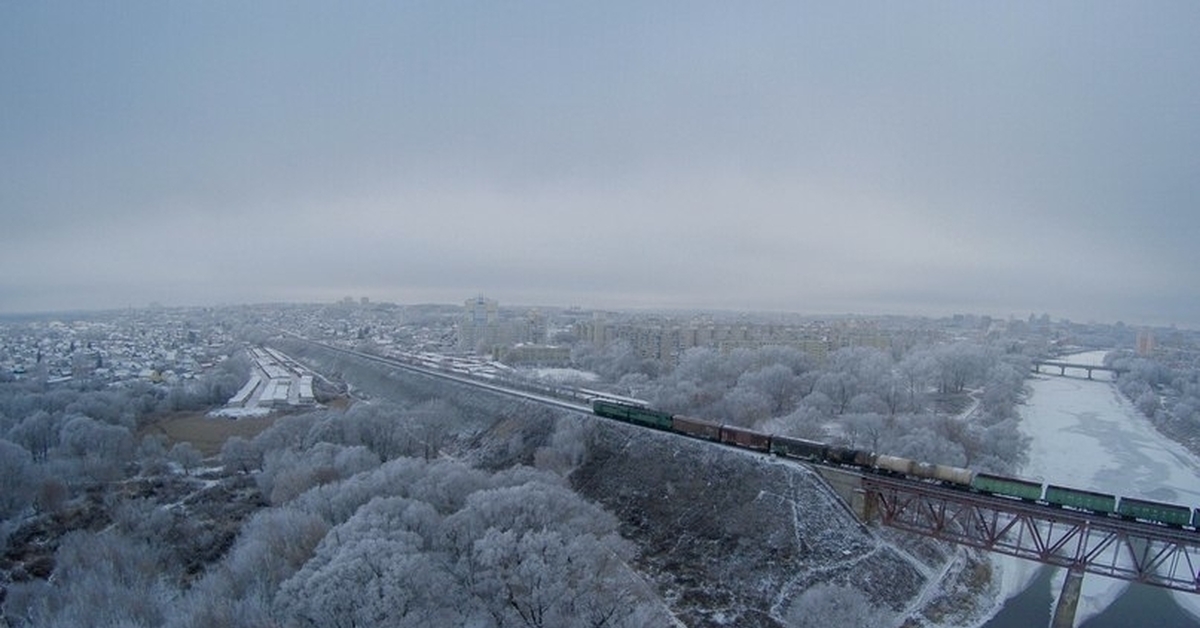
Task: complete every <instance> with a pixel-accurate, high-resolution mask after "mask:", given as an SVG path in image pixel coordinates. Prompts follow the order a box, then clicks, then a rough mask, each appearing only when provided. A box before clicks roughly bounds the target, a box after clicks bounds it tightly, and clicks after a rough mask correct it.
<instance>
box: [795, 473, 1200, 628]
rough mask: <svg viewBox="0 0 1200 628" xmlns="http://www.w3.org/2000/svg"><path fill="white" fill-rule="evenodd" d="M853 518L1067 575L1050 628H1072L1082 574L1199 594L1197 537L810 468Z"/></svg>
mask: <svg viewBox="0 0 1200 628" xmlns="http://www.w3.org/2000/svg"><path fill="white" fill-rule="evenodd" d="M815 469H816V471H817V472H818V473H819V474H820V475H821V476H822V477H823V478H824V479H825V480H826V482H827V483H828V484H829V485H830V486H831V487H832V488H833V489H834V491H835V492H837V493H838V495H839V496H840V497H841V498H842V499H843V501H845V503H846V505H847V506H848V507H849V509H850V510H851V511H853V512H854V514H855V515H856V516H857V517H859V519H860V520H862V521H864V522H868V523H871V522H874V523H878V524H880V525H885V526H889V527H892V528H896V529H899V530H904V531H907V532H911V533H914V534H921V535H924V536H928V537H932V538H935V539H940V540H943V541H949V542H951V543H957V544H959V545H965V546H968V547H974V548H978V549H983V550H987V551H990V552H995V553H997V554H1005V555H1008V556H1016V557H1018V558H1024V559H1027V560H1034V561H1037V562H1040V563H1043V564H1046V565H1051V566H1055V567H1063V568H1066V569H1067V579H1066V582H1065V583H1064V584H1063V589H1062V594H1061V595H1060V596H1059V601H1058V606H1057V607H1056V608H1055V611H1054V620H1053V623H1052V624H1051V625H1052V627H1054V628H1058V627H1060V626H1061V627H1064V628H1070V627H1071V626H1072V625H1073V623H1074V617H1075V606H1076V604H1077V602H1078V601H1079V591H1080V586H1081V585H1082V583H1083V576H1084V574H1087V573H1092V574H1099V575H1102V576H1108V577H1110V578H1117V579H1121V580H1128V581H1130V582H1141V583H1143V584H1149V585H1152V586H1157V587H1164V588H1167V589H1173V590H1176V591H1187V592H1189V593H1200V533H1197V532H1192V531H1188V530H1182V529H1176V528H1169V527H1166V526H1161V525H1154V524H1150V523H1142V522H1136V521H1127V520H1124V519H1116V518H1112V517H1107V516H1103V515H1095V514H1092V513H1087V512H1081V511H1075V510H1068V509H1064V508H1054V507H1050V506H1044V505H1040V504H1034V503H1029V502H1024V501H1021V500H1017V499H1007V498H1003V497H994V496H990V495H984V494H980V493H974V492H970V491H965V490H958V489H951V488H946V487H943V486H941V485H937V484H931V483H925V482H914V481H912V480H903V479H898V478H891V477H886V476H881V475H873V474H866V473H858V472H853V471H849V470H844V469H835V468H828V467H819V466H818V467H815Z"/></svg>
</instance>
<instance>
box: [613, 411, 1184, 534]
mask: <svg viewBox="0 0 1200 628" xmlns="http://www.w3.org/2000/svg"><path fill="white" fill-rule="evenodd" d="M591 404H592V411H593V412H595V413H596V414H597V415H599V416H602V417H604V418H608V419H615V420H617V421H622V422H625V423H632V424H634V425H640V426H642V427H649V428H653V429H657V430H663V431H667V432H672V433H675V434H680V435H683V436H688V437H690V438H697V439H700V440H706V441H711V442H714V443H723V444H726V445H730V446H733V447H741V448H743V449H750V450H754V451H761V452H766V453H771V454H773V455H775V456H779V457H781V458H790V459H793V460H800V461H803V462H810V463H814V464H825V465H832V466H845V467H854V468H857V469H861V470H863V471H866V472H869V473H879V474H886V475H891V476H896V477H904V478H908V479H911V480H917V481H922V482H933V483H936V484H940V485H943V486H947V487H951V488H957V489H960V490H969V491H973V492H977V493H985V494H988V495H994V496H997V497H1003V498H1007V499H1014V500H1021V501H1025V502H1031V503H1036V504H1040V505H1043V506H1051V507H1055V508H1066V509H1070V510H1078V511H1082V512H1088V513H1092V514H1098V515H1106V516H1113V517H1120V518H1122V519H1127V520H1136V521H1142V522H1146V523H1152V524H1157V525H1165V526H1171V527H1176V528H1191V529H1192V530H1197V531H1200V508H1188V507H1186V506H1177V505H1175V504H1166V503H1160V502H1152V501H1146V500H1141V499H1134V498H1131V497H1118V496H1116V495H1108V494H1105V493H1098V492H1095V491H1085V490H1080V489H1074V488H1068V487H1065V486H1057V485H1052V484H1051V485H1046V484H1043V483H1041V482H1034V481H1031V480H1025V479H1021V478H1010V477H1005V476H1001V475H993V474H990V473H977V472H975V471H972V470H970V469H963V468H960V467H953V466H948V465H940V464H930V463H927V462H921V461H919V460H909V459H907V458H901V457H898V456H889V455H886V454H876V453H874V452H869V451H865V450H861V449H852V448H848V447H838V446H836V445H830V444H828V443H822V442H819V441H812V440H806V439H802V438H793V437H790V436H776V435H774V434H764V433H762V432H756V431H754V430H750V429H746V428H743V427H736V426H732V425H723V424H720V423H714V422H712V421H707V420H704V419H699V418H695V417H687V416H682V415H673V414H670V413H667V412H663V411H661V410H655V409H653V408H650V407H649V406H648V405H647V404H641V403H636V404H635V403H625V402H622V401H620V400H616V399H613V398H611V397H594V398H592V399H591Z"/></svg>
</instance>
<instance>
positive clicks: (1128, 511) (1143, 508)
mask: <svg viewBox="0 0 1200 628" xmlns="http://www.w3.org/2000/svg"><path fill="white" fill-rule="evenodd" d="M1117 514H1119V515H1121V516H1122V517H1128V518H1130V519H1142V520H1144V521H1152V522H1154V523H1165V524H1167V525H1172V526H1186V525H1189V524H1191V523H1192V509H1191V508H1187V507H1185V506H1176V505H1175V504H1164V503H1161V502H1151V501H1146V500H1144V499H1133V498H1132V497H1122V498H1121V503H1120V505H1118V506H1117Z"/></svg>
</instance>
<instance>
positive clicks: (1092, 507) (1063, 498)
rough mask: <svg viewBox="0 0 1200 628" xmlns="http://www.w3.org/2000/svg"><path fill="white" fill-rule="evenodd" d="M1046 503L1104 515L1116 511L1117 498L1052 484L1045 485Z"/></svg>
mask: <svg viewBox="0 0 1200 628" xmlns="http://www.w3.org/2000/svg"><path fill="white" fill-rule="evenodd" d="M1046 503H1049V504H1053V505H1055V506H1066V507H1068V508H1075V509H1077V510H1087V511H1090V512H1098V513H1103V514H1106V515H1107V514H1112V513H1114V512H1116V511H1117V498H1116V497H1114V496H1112V495H1106V494H1104V493H1095V492H1092V491H1084V490H1080V489H1077V488H1067V487H1065V486H1055V485H1053V484H1051V485H1049V486H1047V487H1046Z"/></svg>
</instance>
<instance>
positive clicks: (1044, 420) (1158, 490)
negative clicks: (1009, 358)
mask: <svg viewBox="0 0 1200 628" xmlns="http://www.w3.org/2000/svg"><path fill="white" fill-rule="evenodd" d="M1103 355H1104V354H1103V352H1090V353H1086V354H1081V355H1076V356H1071V357H1070V358H1069V359H1068V361H1070V362H1076V363H1080V362H1084V363H1099V360H1100V359H1101V358H1102V357H1103ZM1032 387H1033V395H1032V397H1031V402H1030V404H1029V405H1028V406H1026V407H1025V408H1024V409H1023V410H1022V421H1021V429H1022V431H1024V432H1025V433H1026V434H1028V435H1029V436H1031V437H1032V438H1033V442H1032V444H1031V446H1030V451H1029V462H1028V464H1027V465H1026V466H1025V468H1024V469H1023V470H1022V471H1021V474H1020V475H1022V476H1024V477H1029V478H1032V479H1041V480H1045V481H1048V482H1052V483H1054V484H1063V485H1066V486H1071V487H1075V488H1082V489H1089V490H1095V491H1101V492H1104V493H1111V494H1116V495H1128V496H1131V497H1142V498H1146V499H1153V500H1158V501H1167V502H1173V503H1178V504H1184V505H1196V504H1200V459H1197V458H1196V457H1195V456H1193V455H1192V454H1191V453H1189V452H1188V451H1187V450H1186V449H1184V448H1183V447H1182V446H1181V445H1179V444H1177V443H1175V442H1173V441H1171V440H1169V439H1167V438H1166V437H1164V436H1162V435H1160V434H1159V433H1158V432H1157V431H1156V430H1155V429H1154V427H1153V425H1151V424H1150V421H1149V420H1148V419H1147V418H1146V417H1144V416H1142V415H1141V413H1139V412H1138V410H1137V409H1136V408H1134V407H1133V405H1132V404H1131V403H1130V402H1129V401H1128V400H1126V399H1125V398H1124V397H1123V396H1121V394H1120V393H1119V392H1118V391H1117V389H1116V386H1114V385H1112V384H1111V383H1104V382H1095V381H1087V380H1083V379H1073V378H1066V377H1054V376H1041V377H1039V378H1037V379H1035V380H1034V381H1033V382H1032ZM996 562H997V564H998V567H999V568H1000V569H1001V570H1002V572H1003V575H1002V578H1003V581H1004V583H1005V585H1006V587H1011V589H1009V590H1007V591H1006V596H1011V595H1015V594H1016V593H1018V592H1020V591H1021V590H1022V589H1023V588H1024V587H1025V586H1027V585H1028V583H1029V582H1030V580H1031V579H1032V578H1033V576H1034V574H1035V573H1036V571H1037V569H1038V567H1039V566H1038V565H1037V564H1035V563H1032V562H1029V561H1024V560H1019V559H1015V558H1014V559H1007V558H1000V559H997V560H996ZM1064 577H1065V576H1064V575H1063V574H1058V575H1057V576H1056V577H1055V579H1054V582H1053V585H1052V586H1053V587H1054V590H1053V595H1054V597H1055V599H1057V596H1058V592H1059V590H1061V587H1062V581H1063V578H1064ZM1127 586H1128V583H1126V582H1123V581H1118V580H1113V579H1111V578H1104V577H1101V576H1095V575H1089V576H1087V577H1085V578H1084V580H1083V591H1082V596H1081V598H1080V601H1079V606H1078V610H1077V612H1076V616H1075V618H1076V625H1079V624H1080V623H1082V622H1083V621H1084V620H1086V619H1087V618H1089V617H1092V616H1094V615H1096V614H1098V613H1099V612H1101V611H1103V610H1104V609H1105V608H1106V607H1108V605H1109V604H1111V603H1112V602H1113V600H1115V599H1117V597H1119V596H1120V594H1121V592H1122V591H1124V590H1125V588H1126V587H1127ZM1174 597H1175V599H1176V600H1177V601H1178V602H1179V605H1180V606H1182V607H1183V608H1185V609H1187V610H1188V612H1190V613H1192V614H1193V615H1196V616H1198V617H1200V599H1197V598H1200V596H1197V595H1192V594H1185V593H1176V594H1174Z"/></svg>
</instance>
